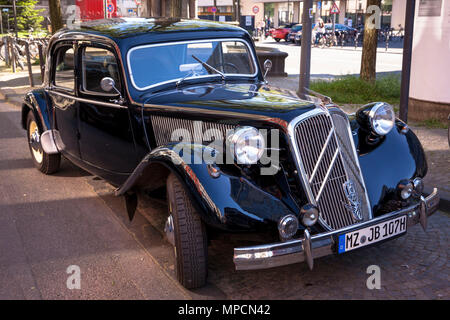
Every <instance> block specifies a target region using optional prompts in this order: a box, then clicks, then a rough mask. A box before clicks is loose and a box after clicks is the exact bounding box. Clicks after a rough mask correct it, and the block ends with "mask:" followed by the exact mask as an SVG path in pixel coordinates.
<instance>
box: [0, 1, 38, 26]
mask: <svg viewBox="0 0 450 320" xmlns="http://www.w3.org/2000/svg"><path fill="white" fill-rule="evenodd" d="M37 2H38V1H37V0H17V1H16V6H17V30H29V29H30V28H33V29H34V30H39V29H41V27H42V22H43V21H44V17H43V16H42V15H41V12H42V11H44V9H36V8H35V6H36V4H37ZM0 5H8V6H12V5H13V0H3V1H0ZM11 13H12V9H11V10H10V23H11V25H12V24H14V18H13V17H12V14H11Z"/></svg>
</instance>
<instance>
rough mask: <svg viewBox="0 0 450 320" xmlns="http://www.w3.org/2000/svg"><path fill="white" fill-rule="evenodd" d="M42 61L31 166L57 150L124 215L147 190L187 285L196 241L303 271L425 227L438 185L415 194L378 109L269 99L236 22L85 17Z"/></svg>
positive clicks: (29, 128) (199, 258)
mask: <svg viewBox="0 0 450 320" xmlns="http://www.w3.org/2000/svg"><path fill="white" fill-rule="evenodd" d="M46 66H47V67H46V69H45V77H44V82H43V86H42V87H40V88H35V89H34V90H32V91H30V92H28V93H27V94H26V95H25V98H24V101H23V105H22V113H21V125H22V127H23V128H24V129H25V130H26V132H27V141H28V146H29V150H30V155H31V159H32V161H33V163H34V165H35V167H36V168H37V169H38V170H39V171H41V172H42V173H44V174H52V173H55V172H56V171H58V169H59V167H60V161H61V157H62V156H63V157H65V158H66V159H68V160H69V161H71V162H73V163H74V164H76V165H77V166H79V167H81V168H83V169H85V170H86V171H88V172H90V173H92V174H93V175H95V176H98V177H101V178H103V179H105V180H106V181H108V182H109V183H110V184H112V185H113V186H115V187H116V190H115V195H116V196H121V197H123V199H124V200H125V206H126V210H127V214H128V217H129V218H130V220H131V219H133V217H134V215H135V211H136V208H137V202H138V199H140V198H138V196H137V195H138V194H140V195H141V196H148V195H149V194H152V193H156V194H158V195H159V197H160V199H162V200H163V201H166V203H167V212H166V213H165V214H164V215H163V216H161V217H159V218H158V219H161V220H162V221H165V228H164V231H163V230H161V231H162V232H164V234H165V236H166V238H167V242H168V243H170V244H171V245H172V246H173V252H174V257H175V272H176V276H177V278H178V280H179V281H180V283H181V284H182V285H184V286H185V287H187V288H196V287H200V286H203V285H204V284H205V283H206V279H207V274H208V264H207V261H208V244H209V243H210V241H209V240H211V239H218V238H219V236H220V235H221V234H224V233H226V234H227V237H232V236H233V234H237V235H238V236H240V237H245V239H246V240H251V241H246V242H245V244H243V243H242V244H240V245H237V246H236V248H234V256H233V257H232V256H231V255H230V256H229V257H228V258H229V259H230V261H231V259H233V262H234V264H235V267H236V269H237V270H253V269H263V268H272V267H277V266H282V265H287V264H292V263H297V262H303V261H304V262H306V263H307V264H308V266H309V268H310V269H313V266H314V263H315V259H317V258H319V257H322V256H325V255H333V254H336V255H338V254H345V253H346V252H349V251H353V250H356V249H359V248H362V247H365V246H368V245H373V244H377V243H380V242H382V241H386V240H391V239H394V238H397V237H400V236H403V235H405V234H406V232H413V233H416V232H418V229H410V227H411V226H412V225H414V224H417V223H420V224H421V225H422V227H423V228H424V229H425V228H426V225H427V219H428V217H429V216H430V215H431V214H433V213H434V212H435V211H436V210H437V207H438V204H439V194H438V191H437V189H434V191H433V192H432V194H430V195H428V196H427V197H426V196H425V195H424V194H423V188H424V183H423V178H424V177H425V175H426V173H427V162H426V159H425V154H424V151H423V148H422V146H421V144H420V142H419V140H418V138H417V136H416V135H415V134H414V132H413V131H412V130H411V129H410V128H409V127H408V126H407V125H406V124H405V123H404V122H402V121H400V120H398V119H396V118H395V112H394V109H393V107H392V106H391V105H389V104H387V103H383V102H374V103H370V104H367V105H365V106H363V107H361V108H360V109H359V110H358V111H357V112H356V113H354V114H351V115H348V114H346V113H345V112H344V111H343V110H342V109H341V108H339V106H337V105H336V104H334V103H332V102H331V100H330V99H328V98H326V97H323V96H322V97H321V98H320V100H313V99H311V100H301V99H298V98H294V97H287V96H285V95H282V94H281V93H280V92H279V91H277V90H276V89H274V88H271V87H270V86H268V85H267V82H266V81H265V75H266V74H267V72H268V71H269V69H270V67H271V63H270V61H269V60H267V61H266V62H265V63H264V67H265V70H262V69H261V67H260V64H259V63H258V60H257V57H256V50H255V47H254V45H253V42H252V39H251V37H250V35H249V34H248V32H247V31H245V30H244V29H241V28H239V27H236V26H230V25H227V24H222V23H215V22H211V21H207V22H206V21H199V20H180V19H169V18H158V19H155V18H132V19H128V18H120V19H106V20H98V21H91V22H84V23H81V24H80V26H79V27H78V28H77V29H71V30H69V29H65V30H61V31H59V32H57V33H56V34H55V35H54V36H53V37H52V38H51V40H50V43H49V46H48V49H47V53H46ZM316 95H317V96H319V97H320V95H319V94H316ZM35 189H36V192H49V193H51V192H52V190H42V188H40V186H39V185H36V186H35ZM74 192H76V190H74ZM164 195H166V196H164ZM74 201H83V198H79V199H76V200H74ZM79 208H80V210H82V209H83V208H84V206H83V205H80V206H79ZM142 210H145V208H143V209H142ZM91 214H96V212H91ZM148 214H157V212H154V210H151V211H149V212H148ZM86 236H87V235H86ZM413 237H414V238H420V236H413ZM241 239H242V238H241ZM410 239H411V238H410ZM406 241H408V240H406ZM249 244H251V245H249ZM395 248H396V246H391V247H390V248H387V249H388V251H389V252H388V254H392V253H391V251H392V250H395ZM381 249H383V248H381ZM410 250H414V248H411V249H410ZM382 254H383V250H379V251H377V255H379V256H381V255H382ZM418 258H420V257H418ZM354 259H358V256H357V255H355V256H353V257H352V259H351V260H354ZM327 261H329V260H325V261H324V263H327ZM342 261H344V260H342ZM346 261H350V259H347V260H346ZM374 261H375V260H374ZM399 263H401V261H400V262H399ZM280 272H282V271H280ZM283 276H284V277H289V275H283Z"/></svg>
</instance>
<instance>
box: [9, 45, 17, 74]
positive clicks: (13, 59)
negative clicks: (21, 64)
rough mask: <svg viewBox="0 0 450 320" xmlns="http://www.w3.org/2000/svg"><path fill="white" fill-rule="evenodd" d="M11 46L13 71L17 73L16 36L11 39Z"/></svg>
mask: <svg viewBox="0 0 450 320" xmlns="http://www.w3.org/2000/svg"><path fill="white" fill-rule="evenodd" d="M9 40H10V41H9V46H10V50H11V65H12V72H13V73H16V54H15V50H14V38H10V39H9Z"/></svg>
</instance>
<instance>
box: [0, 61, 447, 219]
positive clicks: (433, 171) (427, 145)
mask: <svg viewBox="0 0 450 320" xmlns="http://www.w3.org/2000/svg"><path fill="white" fill-rule="evenodd" d="M2 71H3V72H2ZM4 71H5V69H4V68H3V69H0V98H4V99H6V100H8V101H9V102H10V103H13V104H14V105H16V106H18V107H20V106H21V105H22V99H23V96H24V94H25V93H26V92H28V91H29V90H31V88H30V87H29V83H28V73H27V72H25V71H21V72H17V73H15V74H13V73H10V72H4ZM33 78H34V82H35V84H36V87H37V86H39V84H40V83H41V81H40V78H41V77H40V70H39V67H38V66H35V67H33ZM268 80H269V84H270V85H271V86H274V87H277V88H279V90H280V91H281V92H282V93H283V94H285V95H290V96H296V94H295V90H296V89H297V86H298V77H297V76H289V77H284V78H276V77H274V78H269V79H268ZM342 107H343V109H344V110H345V111H346V112H354V111H355V108H356V106H345V105H344V106H342ZM409 125H410V126H411V128H412V129H413V130H414V132H415V134H416V135H417V136H418V137H419V139H420V141H421V143H422V146H423V148H424V150H425V153H426V157H427V160H428V174H427V176H426V178H425V186H426V190H425V191H426V192H428V193H430V192H431V191H432V187H437V188H438V189H439V192H440V194H441V207H440V208H441V210H444V211H447V212H450V149H449V145H448V140H447V130H446V129H428V128H425V127H421V126H418V124H416V123H409Z"/></svg>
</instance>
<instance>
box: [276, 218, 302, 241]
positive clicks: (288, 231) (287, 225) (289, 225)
mask: <svg viewBox="0 0 450 320" xmlns="http://www.w3.org/2000/svg"><path fill="white" fill-rule="evenodd" d="M297 230H298V219H297V217H296V216H294V215H293V214H288V215H286V216H284V217H283V218H281V219H280V221H279V222H278V232H279V233H280V238H281V239H282V240H288V239H290V238H292V237H293V236H294V235H295V234H296V233H297Z"/></svg>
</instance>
